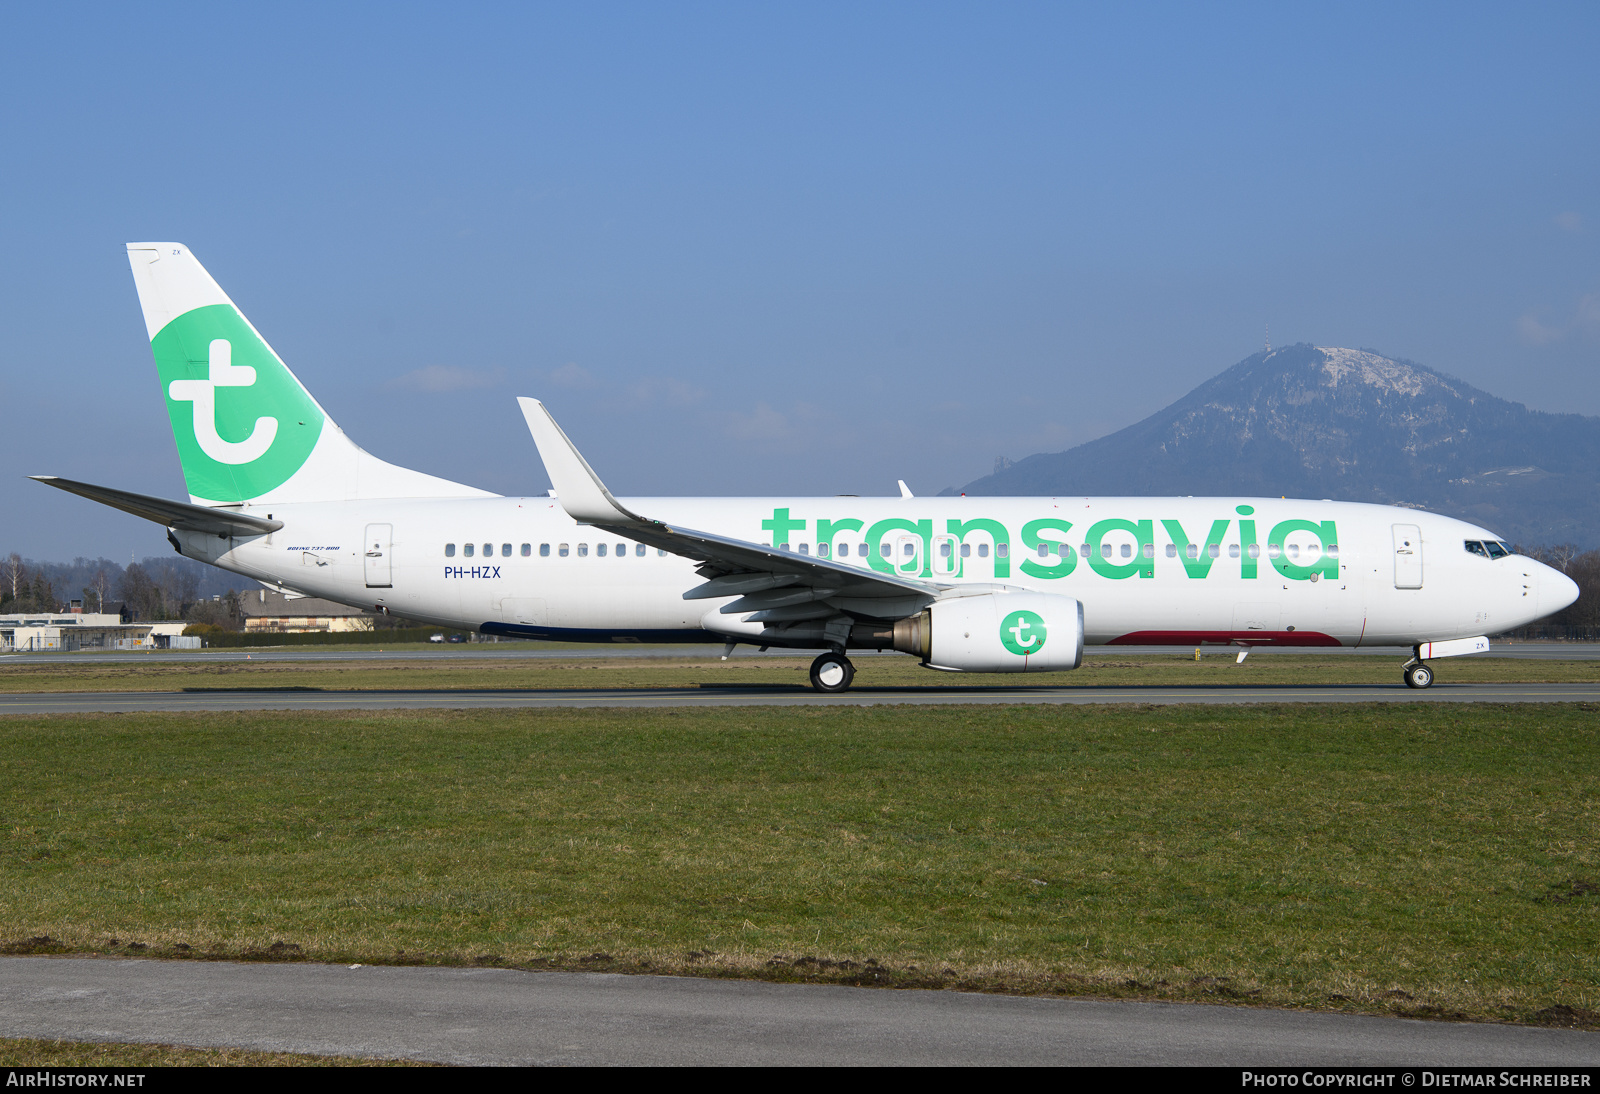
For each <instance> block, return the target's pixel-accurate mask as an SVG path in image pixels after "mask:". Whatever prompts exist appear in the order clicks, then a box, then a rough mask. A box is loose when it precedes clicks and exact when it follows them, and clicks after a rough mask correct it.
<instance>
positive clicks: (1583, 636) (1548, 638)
mask: <svg viewBox="0 0 1600 1094" xmlns="http://www.w3.org/2000/svg"><path fill="white" fill-rule="evenodd" d="M1494 637H1495V638H1496V639H1498V640H1500V641H1512V642H1518V641H1522V642H1600V627H1572V626H1564V625H1562V624H1559V623H1535V624H1534V625H1533V626H1531V627H1518V628H1517V629H1516V630H1514V631H1506V632H1505V633H1504V634H1497V635H1495V636H1494Z"/></svg>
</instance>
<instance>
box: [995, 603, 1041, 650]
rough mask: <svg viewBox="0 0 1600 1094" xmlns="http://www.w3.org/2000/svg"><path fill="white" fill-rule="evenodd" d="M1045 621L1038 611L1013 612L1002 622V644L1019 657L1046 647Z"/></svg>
mask: <svg viewBox="0 0 1600 1094" xmlns="http://www.w3.org/2000/svg"><path fill="white" fill-rule="evenodd" d="M1045 633H1046V628H1045V623H1044V619H1043V617H1041V616H1040V615H1039V614H1038V613H1037V612H1012V613H1011V614H1010V615H1008V616H1006V617H1005V619H1003V620H1002V621H1001V623H1000V644H1001V645H1002V646H1004V647H1005V648H1006V649H1008V650H1010V651H1011V652H1012V653H1014V654H1016V655H1017V656H1018V657H1031V656H1033V655H1034V654H1036V653H1038V652H1039V651H1040V650H1042V649H1044V640H1045Z"/></svg>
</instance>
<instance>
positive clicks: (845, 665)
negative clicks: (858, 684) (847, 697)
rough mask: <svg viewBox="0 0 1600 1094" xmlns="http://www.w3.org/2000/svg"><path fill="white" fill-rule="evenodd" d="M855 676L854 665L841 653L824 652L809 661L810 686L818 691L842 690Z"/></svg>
mask: <svg viewBox="0 0 1600 1094" xmlns="http://www.w3.org/2000/svg"><path fill="white" fill-rule="evenodd" d="M855 678H856V667H855V666H854V665H852V664H851V663H850V658H848V657H846V656H845V655H844V654H842V653H825V654H823V655H822V656H821V657H819V658H817V659H816V660H815V661H813V662H811V686H812V687H814V688H816V689H817V690H818V691H844V690H845V689H846V688H848V687H849V686H850V682H851V681H852V680H854V679H855Z"/></svg>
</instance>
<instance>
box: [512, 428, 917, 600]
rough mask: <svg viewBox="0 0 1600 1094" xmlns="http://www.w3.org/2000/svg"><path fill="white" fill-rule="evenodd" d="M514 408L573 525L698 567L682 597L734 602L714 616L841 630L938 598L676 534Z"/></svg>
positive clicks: (910, 587) (867, 574)
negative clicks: (697, 579)
mask: <svg viewBox="0 0 1600 1094" xmlns="http://www.w3.org/2000/svg"><path fill="white" fill-rule="evenodd" d="M517 402H518V403H519V404H520V405H521V407H522V414H523V417H524V418H525V419H526V420H527V422H528V431H529V432H530V433H532V434H533V443H534V444H535V445H536V446H537V447H538V449H539V457H540V459H542V460H543V461H544V466H545V470H546V471H547V472H549V474H550V482H551V484H552V485H553V486H554V487H555V493H556V498H557V500H558V501H560V502H561V507H562V508H563V509H565V510H566V511H567V515H568V516H570V517H572V519H573V520H575V521H577V522H578V523H579V524H590V525H593V526H595V527H597V528H600V529H603V530H605V531H607V532H613V533H615V534H617V535H619V536H622V537H624V538H627V539H632V540H635V541H636V542H639V543H645V544H649V545H650V546H652V547H657V548H660V549H662V550H665V551H670V552H672V553H673V554H675V555H680V556H682V557H684V558H688V559H693V560H694V561H695V562H698V563H699V564H700V565H699V567H698V572H699V574H700V576H701V577H704V578H707V579H709V580H707V581H706V583H705V584H703V585H699V586H696V587H695V588H693V589H690V590H688V591H687V592H685V593H684V594H683V598H684V599H685V600H707V599H712V598H717V597H727V596H737V597H738V598H739V599H737V600H735V601H733V602H731V603H729V604H726V605H724V606H723V607H722V608H721V609H719V611H720V613H721V614H723V615H746V616H747V620H746V621H747V622H749V623H761V624H782V623H799V622H802V621H805V622H810V623H813V624H815V623H817V622H824V621H829V622H832V623H834V624H835V626H839V627H848V625H849V624H850V623H853V622H854V621H855V619H857V618H867V619H885V620H893V619H903V618H905V617H906V616H909V615H914V614H915V613H917V612H919V611H921V610H922V609H923V608H924V607H925V606H927V604H928V603H930V602H931V601H933V600H936V599H938V597H939V595H940V593H941V587H940V586H938V585H934V584H932V583H930V582H926V581H919V580H916V579H914V578H906V577H900V576H899V575H895V574H880V573H877V572H876V571H872V570H862V569H858V568H857V567H855V566H849V565H846V564H845V563H842V562H835V561H833V560H832V559H824V558H814V557H812V556H810V555H799V554H794V553H792V552H790V551H783V550H779V549H776V548H773V547H768V546H765V545H763V544H760V543H752V542H750V541H748V540H742V539H733V538H730V537H728V536H720V535H716V534H713V533H711V532H701V531H697V530H695V529H693V528H681V527H677V526H675V525H670V524H667V523H666V522H664V521H659V520H654V519H652V518H649V517H646V516H642V515H640V514H638V513H635V512H633V511H631V510H630V509H628V508H627V507H626V506H624V505H623V504H622V503H621V502H619V501H617V499H616V498H615V497H614V496H612V494H611V491H609V490H607V489H606V486H605V484H604V483H603V482H601V481H600V477H599V476H598V475H596V474H595V472H594V469H593V468H592V467H590V466H589V461H587V460H585V459H584V458H583V456H582V454H581V453H579V451H578V449H577V447H576V446H575V445H574V444H573V443H572V441H571V440H570V439H569V438H568V437H567V435H566V433H565V432H563V431H562V429H561V427H560V426H559V425H557V424H556V422H555V419H554V418H552V417H551V416H550V412H549V410H547V409H545V406H544V404H543V403H541V402H540V401H539V400H537V399H529V398H519V399H518V400H517ZM748 613H755V614H753V615H752V614H748Z"/></svg>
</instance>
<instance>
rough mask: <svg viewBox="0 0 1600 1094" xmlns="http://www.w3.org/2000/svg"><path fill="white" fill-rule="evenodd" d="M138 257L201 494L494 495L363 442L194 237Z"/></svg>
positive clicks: (175, 420) (212, 499)
mask: <svg viewBox="0 0 1600 1094" xmlns="http://www.w3.org/2000/svg"><path fill="white" fill-rule="evenodd" d="M128 262H129V265H131V266H132V268H133V281H134V284H135V285H136V286H137V288H138V290H139V305H140V307H141V308H143V309H144V322H145V329H146V330H147V331H148V333H149V335H150V350H151V353H153V354H154V356H155V360H156V371H157V373H158V374H159V375H160V377H161V390H162V394H163V395H164V396H165V398H166V402H167V414H168V416H169V417H170V419H171V422H172V436H173V439H174V440H175V441H176V442H177V446H178V458H179V460H180V461H181V462H182V464H183V477H184V481H185V482H186V483H187V484H188V487H189V497H190V498H191V499H192V500H193V501H195V502H197V503H199V504H202V505H237V504H241V503H256V502H269V501H285V502H293V501H345V500H353V499H356V498H387V497H409V498H418V497H423V498H426V497H489V496H492V495H490V494H489V493H488V492H487V491H484V490H477V489H474V488H472V487H470V486H463V485H462V484H460V483H454V482H449V481H447V480H445V479H439V478H435V477H434V476H432V475H424V474H421V473H420V472H416V471H408V470H406V469H405V468H403V467H396V466H395V465H393V464H390V463H385V462H384V461H383V460H380V459H377V458H376V457H374V456H373V455H371V454H370V453H368V452H366V451H364V450H362V449H361V448H360V447H358V446H357V445H356V444H355V443H354V442H352V441H351V440H350V439H349V438H348V437H346V436H345V434H344V431H343V430H341V429H340V428H339V427H338V426H337V425H335V424H334V422H333V420H332V419H331V418H329V417H328V415H327V413H326V412H325V411H324V410H323V409H322V407H321V406H320V405H318V403H317V401H316V400H315V399H314V398H312V397H311V393H310V392H308V391H307V390H306V389H305V387H304V385H302V384H301V383H300V381H299V380H298V379H296V378H295V375H294V373H292V372H290V371H289V369H288V366H286V365H285V364H284V363H283V361H282V360H281V359H280V358H279V357H278V355H277V354H276V353H274V352H273V351H272V347H271V346H269V345H267V342H266V340H265V339H264V338H262V337H261V335H260V334H259V333H258V332H257V331H256V329H255V328H254V327H253V326H251V325H250V321H249V320H248V319H246V318H245V317H244V314H243V313H242V312H240V311H239V309H238V308H237V307H236V306H235V305H234V303H233V301H232V300H229V299H228V294H227V293H225V292H223V291H222V288H221V287H220V286H219V285H218V284H217V283H216V282H215V281H214V280H212V278H211V275H210V274H208V273H207V272H206V270H205V267H203V266H201V265H200V263H199V262H197V261H195V258H194V256H193V255H192V254H190V253H189V248H188V247H185V246H184V245H183V244H181V243H130V244H128Z"/></svg>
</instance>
